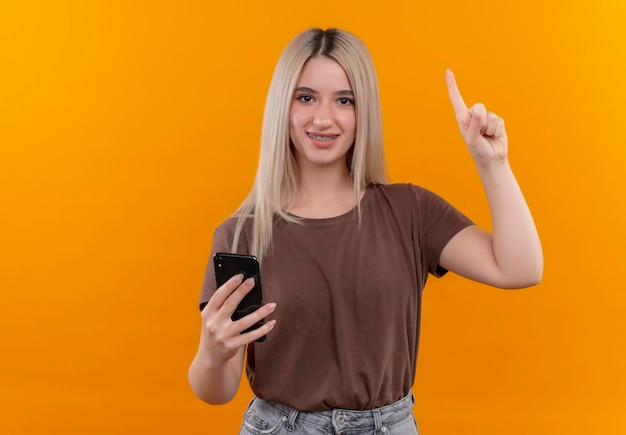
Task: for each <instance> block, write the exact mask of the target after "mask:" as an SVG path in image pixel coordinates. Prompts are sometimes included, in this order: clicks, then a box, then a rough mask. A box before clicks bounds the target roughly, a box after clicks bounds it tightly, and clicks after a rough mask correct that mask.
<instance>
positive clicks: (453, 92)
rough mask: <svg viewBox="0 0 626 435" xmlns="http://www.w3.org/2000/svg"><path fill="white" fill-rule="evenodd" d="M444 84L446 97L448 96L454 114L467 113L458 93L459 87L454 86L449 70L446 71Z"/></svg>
mask: <svg viewBox="0 0 626 435" xmlns="http://www.w3.org/2000/svg"><path fill="white" fill-rule="evenodd" d="M446 84H447V85H448V95H450V101H451V102H452V108H453V109H454V112H455V113H459V112H467V106H466V105H465V101H463V97H462V96H461V92H459V87H458V86H457V85H456V80H454V74H453V73H452V71H450V70H449V69H447V70H446Z"/></svg>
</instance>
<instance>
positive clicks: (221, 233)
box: [200, 218, 246, 310]
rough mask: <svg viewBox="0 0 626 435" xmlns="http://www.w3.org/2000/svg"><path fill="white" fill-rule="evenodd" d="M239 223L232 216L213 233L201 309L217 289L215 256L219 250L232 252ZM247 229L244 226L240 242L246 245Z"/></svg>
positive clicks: (201, 297)
mask: <svg viewBox="0 0 626 435" xmlns="http://www.w3.org/2000/svg"><path fill="white" fill-rule="evenodd" d="M236 223H237V219H236V218H230V219H228V220H226V221H225V222H224V223H222V224H221V225H219V226H218V227H217V228H216V229H215V232H214V233H213V244H212V246H211V255H210V256H209V260H208V262H207V266H206V271H205V273H204V282H203V283H202V291H201V293H200V310H202V309H203V308H204V306H205V305H206V304H207V303H208V302H209V299H211V297H212V296H213V294H214V293H215V291H216V290H217V283H216V281H215V266H214V264H213V256H214V255H215V254H216V253H217V252H231V251H232V240H233V236H234V233H235V225H236ZM245 230H246V229H245V228H244V234H242V238H243V239H244V240H243V241H242V243H240V244H239V246H241V245H245V244H246V243H245V239H246V237H245V235H246V231H245Z"/></svg>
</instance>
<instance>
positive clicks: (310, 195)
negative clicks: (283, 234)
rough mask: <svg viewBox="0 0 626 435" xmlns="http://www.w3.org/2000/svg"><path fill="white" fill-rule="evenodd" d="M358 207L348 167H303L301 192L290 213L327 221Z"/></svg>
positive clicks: (301, 169)
mask: <svg viewBox="0 0 626 435" xmlns="http://www.w3.org/2000/svg"><path fill="white" fill-rule="evenodd" d="M355 206H356V198H355V197H354V186H353V182H352V179H351V177H350V172H349V171H348V168H347V167H345V165H343V167H339V166H338V165H336V166H334V167H333V166H316V167H300V177H299V180H298V190H297V192H296V196H295V198H294V200H293V202H292V203H291V204H290V206H289V207H288V208H287V211H289V212H290V213H292V214H295V215H296V216H300V217H306V218H328V217H334V216H339V215H341V214H344V213H347V212H349V211H350V210H352V209H353V208H354V207H355Z"/></svg>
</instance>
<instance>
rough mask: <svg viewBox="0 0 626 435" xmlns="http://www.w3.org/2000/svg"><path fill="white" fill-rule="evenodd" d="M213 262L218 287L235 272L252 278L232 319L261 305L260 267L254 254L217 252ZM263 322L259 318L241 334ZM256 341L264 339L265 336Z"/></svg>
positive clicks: (237, 318) (259, 325)
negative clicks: (251, 283)
mask: <svg viewBox="0 0 626 435" xmlns="http://www.w3.org/2000/svg"><path fill="white" fill-rule="evenodd" d="M213 263H214V265H215V281H216V283H217V287H218V288H219V287H221V286H222V285H223V284H224V283H225V282H226V281H228V280H229V279H230V278H232V277H233V276H235V275H237V274H243V279H244V281H245V280H246V279H248V278H250V277H253V278H254V287H253V288H252V290H250V292H249V293H248V294H247V295H246V296H245V297H244V298H243V299H242V301H241V302H240V303H239V305H238V306H237V308H236V309H235V312H234V313H233V314H232V316H231V319H232V320H233V321H234V320H239V319H241V318H242V317H244V316H247V315H248V314H250V313H253V312H254V311H256V310H257V309H259V308H260V307H261V305H263V298H262V295H261V269H260V267H259V261H258V260H257V258H256V257H255V256H253V255H241V254H230V253H225V252H218V253H217V254H215V255H214V256H213ZM263 323H264V321H263V319H261V320H260V321H258V322H257V323H255V324H254V325H252V326H251V327H249V328H248V329H246V330H244V331H243V332H242V334H243V333H244V332H249V331H253V330H255V329H257V328H259V327H261V326H263ZM256 341H265V336H263V337H261V338H259V339H257V340H256Z"/></svg>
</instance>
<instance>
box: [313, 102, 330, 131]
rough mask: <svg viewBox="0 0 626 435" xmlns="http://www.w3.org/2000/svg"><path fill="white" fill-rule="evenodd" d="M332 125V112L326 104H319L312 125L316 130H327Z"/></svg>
mask: <svg viewBox="0 0 626 435" xmlns="http://www.w3.org/2000/svg"><path fill="white" fill-rule="evenodd" d="M332 123H333V117H332V110H331V109H330V108H329V107H328V106H327V105H326V104H320V105H319V106H318V108H317V110H316V111H315V113H314V114H313V125H314V126H315V127H318V128H328V127H330V126H331V125H332Z"/></svg>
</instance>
